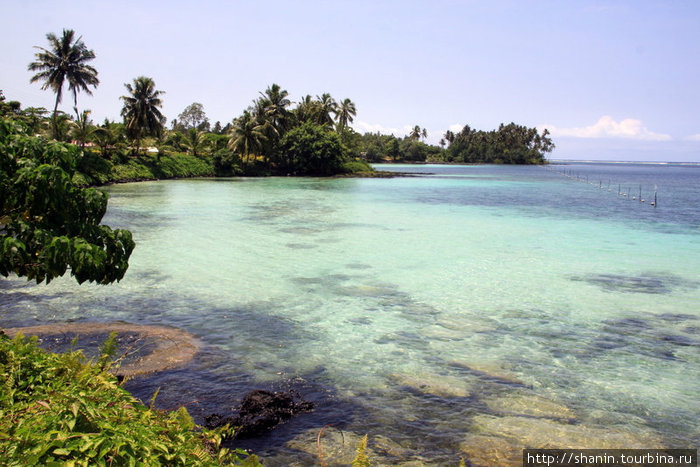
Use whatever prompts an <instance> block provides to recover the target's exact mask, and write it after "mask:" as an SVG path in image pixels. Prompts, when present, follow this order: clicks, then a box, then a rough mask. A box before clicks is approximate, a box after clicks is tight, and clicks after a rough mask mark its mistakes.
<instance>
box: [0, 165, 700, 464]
mask: <svg viewBox="0 0 700 467" xmlns="http://www.w3.org/2000/svg"><path fill="white" fill-rule="evenodd" d="M380 168H381V169H383V170H399V171H403V172H415V173H416V174H417V175H418V176H413V177H400V178H392V179H308V178H266V179H202V180H178V181H160V182H144V183H131V184H123V185H115V186H111V187H109V188H107V191H108V192H109V194H110V204H109V210H108V213H107V215H106V217H105V219H104V222H105V223H106V224H108V225H110V226H112V227H119V228H128V229H130V230H131V231H132V232H133V235H134V238H135V240H136V242H137V247H136V249H135V251H134V253H133V255H132V259H131V261H130V264H131V266H130V269H129V271H128V273H127V275H126V277H125V278H124V280H122V281H121V283H119V284H117V285H113V286H95V285H82V286H78V285H76V284H74V282H73V281H71V280H70V279H68V278H63V279H60V280H56V281H54V282H52V283H51V284H49V285H48V286H47V285H41V286H35V285H32V284H27V283H26V282H24V281H23V280H18V279H10V280H4V279H2V280H0V289H1V290H2V292H3V293H2V296H1V297H0V324H1V325H3V326H16V325H32V324H38V323H45V322H64V321H69V320H70V321H114V320H123V321H127V322H133V323H139V324H165V325H171V326H176V327H180V328H183V329H185V330H187V331H189V332H191V333H193V334H195V335H196V336H198V337H199V338H200V339H201V340H202V341H203V342H204V344H205V346H206V347H205V350H204V352H203V353H202V354H201V355H200V356H199V357H198V359H196V360H195V362H193V363H192V364H191V365H190V366H188V367H186V368H184V369H179V370H173V371H168V372H165V373H163V374H160V375H156V376H154V377H151V378H149V379H145V380H141V381H139V380H135V381H132V382H131V383H130V384H131V386H130V388H132V390H133V391H134V392H135V393H137V394H138V395H140V396H141V397H144V398H147V397H149V396H150V394H151V393H152V392H153V390H155V388H157V387H158V386H162V389H161V393H160V394H161V395H160V396H159V400H160V402H161V404H163V405H164V406H169V404H171V405H175V404H177V403H185V402H190V404H189V405H188V408H190V410H191V412H192V413H193V414H194V415H195V416H198V417H201V416H202V415H203V414H206V413H207V412H210V411H218V412H225V411H226V410H230V409H231V407H234V406H235V405H236V404H237V403H238V402H239V401H240V398H241V396H242V395H243V394H245V393H246V392H247V391H249V390H251V389H254V388H265V389H272V390H277V389H294V390H296V391H298V392H299V393H300V394H301V395H302V396H303V397H305V398H307V399H310V400H313V401H314V402H315V403H316V410H315V411H314V412H313V413H310V414H305V415H301V416H298V417H297V418H295V419H293V420H292V421H290V422H289V423H287V424H285V425H283V426H281V427H279V428H278V429H276V430H275V431H274V432H273V433H272V434H271V435H269V436H266V437H265V438H264V439H259V440H250V441H247V442H243V443H242V445H244V446H247V447H251V448H253V449H256V450H257V451H258V453H259V454H261V455H262V456H263V457H265V456H266V457H267V458H268V465H290V464H291V463H293V461H292V460H294V461H295V462H298V463H299V465H304V464H306V463H308V462H311V461H313V460H315V459H317V458H316V455H315V453H316V443H315V441H316V434H317V433H318V430H319V429H320V428H321V427H322V426H324V425H326V424H333V425H335V427H336V429H337V428H341V429H342V430H343V432H344V433H345V434H346V435H347V436H348V437H349V439H351V438H352V434H358V435H363V434H365V433H367V434H368V435H369V439H370V447H371V448H372V450H373V451H372V453H373V454H374V455H375V456H377V457H376V458H377V459H382V462H386V463H396V464H399V463H401V462H405V461H409V460H413V461H414V462H424V463H426V464H429V465H434V464H445V465H448V464H453V465H456V464H457V463H458V462H459V459H460V457H465V458H466V459H469V460H471V462H474V463H477V462H488V459H489V457H488V456H495V457H493V458H492V459H491V461H492V462H494V463H498V462H506V461H505V460H503V459H500V460H499V458H498V456H500V455H502V453H505V454H503V455H504V456H505V457H508V456H509V455H510V456H511V458H513V456H517V455H520V451H518V450H519V449H522V447H524V446H530V447H535V446H544V445H548V446H549V447H588V448H598V447H605V448H607V447H620V448H625V447H639V448H644V447H662V446H665V447H679V448H691V447H697V446H698V445H699V444H700V425H699V424H698V418H699V417H700V389H699V383H700V167H699V166H692V165H683V166H681V165H673V164H666V165H641V164H639V165H637V164H567V165H553V166H551V167H549V168H548V169H545V168H541V167H504V166H382V167H380ZM560 172H566V173H567V174H569V175H570V176H571V177H574V178H571V177H567V176H565V175H563V174H562V173H560ZM586 178H587V180H588V183H586V182H585V180H586ZM581 180H582V181H581ZM640 185H641V191H642V198H643V199H644V200H645V202H640V200H639V199H638V197H639V191H640ZM618 186H619V188H618ZM655 186H656V188H657V206H655V207H654V206H651V205H650V202H651V201H653V199H654V188H655ZM618 191H620V192H622V195H619V194H618ZM625 195H626V196H625ZM632 198H634V199H632ZM200 421H201V419H200ZM328 430H329V431H331V429H330V428H329V429H328ZM301 451H306V452H307V454H302V453H301ZM494 453H495V454H494ZM513 453H515V454H513ZM305 456H306V457H305ZM494 459H495V460H494ZM411 465H416V464H415V463H414V464H411Z"/></svg>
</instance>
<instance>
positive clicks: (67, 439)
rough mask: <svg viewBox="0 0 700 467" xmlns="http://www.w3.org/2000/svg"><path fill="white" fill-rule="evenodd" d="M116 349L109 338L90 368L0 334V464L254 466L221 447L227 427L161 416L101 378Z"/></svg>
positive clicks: (180, 414)
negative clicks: (209, 425)
mask: <svg viewBox="0 0 700 467" xmlns="http://www.w3.org/2000/svg"><path fill="white" fill-rule="evenodd" d="M114 348H115V346H114V335H112V336H111V337H110V339H108V340H107V341H106V342H105V343H104V344H103V346H102V352H101V356H100V357H99V358H98V359H97V360H96V361H88V360H86V358H85V357H84V355H83V354H82V352H80V351H69V352H66V353H62V354H55V353H49V352H46V351H44V350H42V349H40V348H39V347H38V345H37V340H36V338H25V337H23V336H22V335H21V334H20V335H17V336H16V337H15V338H14V339H10V338H8V337H7V336H5V335H4V334H2V332H0V459H2V464H3V465H7V466H27V465H84V466H88V465H90V466H92V465H97V466H100V465H101V466H110V465H173V466H175V465H178V466H180V465H181V466H191V465H198V466H199V465H201V466H215V465H222V464H235V465H244V466H259V465H260V463H259V462H258V461H257V458H256V457H255V456H249V455H248V454H247V453H246V452H244V451H242V450H235V451H230V450H228V449H226V448H222V447H221V441H222V439H223V438H224V437H225V436H227V435H229V434H230V431H231V428H229V427H223V428H220V429H215V430H207V429H204V428H202V427H199V426H197V425H195V423H194V422H193V420H192V417H190V415H189V414H188V413H187V410H186V409H185V408H184V407H181V408H180V409H178V410H175V411H172V412H163V411H160V410H157V409H155V408H153V407H152V406H153V403H151V406H150V407H149V406H146V405H143V404H142V403H141V402H140V401H138V400H137V399H135V398H134V397H133V396H131V394H129V393H128V392H127V391H126V390H124V389H123V388H122V387H121V386H120V384H119V382H118V380H117V378H116V377H115V376H113V375H111V374H110V373H108V372H107V371H106V370H107V369H109V367H110V365H111V358H110V357H111V355H110V352H111V351H112V350H113V349H114ZM154 399H155V396H154ZM152 402H153V401H152Z"/></svg>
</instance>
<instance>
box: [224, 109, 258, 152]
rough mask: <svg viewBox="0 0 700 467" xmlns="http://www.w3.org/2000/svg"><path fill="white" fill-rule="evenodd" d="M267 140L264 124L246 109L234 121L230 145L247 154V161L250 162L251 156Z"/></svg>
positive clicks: (232, 148) (231, 147)
mask: <svg viewBox="0 0 700 467" xmlns="http://www.w3.org/2000/svg"><path fill="white" fill-rule="evenodd" d="M266 140H267V138H266V136H265V134H264V131H263V127H262V125H261V124H260V123H259V122H258V121H257V120H256V119H255V118H254V117H253V115H252V114H251V113H250V112H249V111H247V110H246V111H244V112H243V115H241V116H240V117H238V118H237V119H236V120H234V122H233V129H232V130H231V138H230V139H229V141H228V147H229V149H231V150H233V151H235V152H237V153H238V154H240V155H241V156H245V163H246V164H248V162H249V161H250V156H251V155H252V154H255V153H256V152H259V151H260V150H261V149H262V147H263V144H264V143H265V141H266Z"/></svg>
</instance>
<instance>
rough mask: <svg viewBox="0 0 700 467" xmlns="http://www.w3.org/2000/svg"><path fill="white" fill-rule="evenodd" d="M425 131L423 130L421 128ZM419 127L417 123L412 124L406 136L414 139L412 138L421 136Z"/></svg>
mask: <svg viewBox="0 0 700 467" xmlns="http://www.w3.org/2000/svg"><path fill="white" fill-rule="evenodd" d="M423 131H425V130H423ZM421 134H422V133H421V129H420V127H419V126H418V125H416V126H414V127H413V129H412V130H411V133H409V135H408V138H409V139H414V140H419V139H420V137H421Z"/></svg>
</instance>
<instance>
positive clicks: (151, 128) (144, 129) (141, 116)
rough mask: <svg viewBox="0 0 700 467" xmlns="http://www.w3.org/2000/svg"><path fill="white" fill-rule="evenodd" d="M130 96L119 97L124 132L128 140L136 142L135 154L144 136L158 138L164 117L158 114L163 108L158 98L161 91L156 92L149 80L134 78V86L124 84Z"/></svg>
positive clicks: (161, 130) (163, 123) (144, 77)
mask: <svg viewBox="0 0 700 467" xmlns="http://www.w3.org/2000/svg"><path fill="white" fill-rule="evenodd" d="M124 86H125V87H126V90H127V91H129V93H130V94H131V95H130V96H121V98H120V99H121V100H123V101H124V107H123V108H122V113H121V115H122V117H124V124H125V125H126V132H127V134H128V135H129V137H130V138H132V139H134V140H135V141H136V152H138V151H139V148H140V147H141V138H143V137H144V136H155V137H160V135H161V134H162V132H163V128H164V125H165V117H164V116H163V114H162V113H160V110H159V109H158V108H159V107H162V106H163V101H162V100H161V98H160V96H161V95H163V94H165V93H164V92H163V91H157V90H156V84H155V83H154V82H153V80H152V79H151V78H147V77H146V76H139V77H138V78H134V85H133V86H132V85H131V84H128V83H125V84H124Z"/></svg>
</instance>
